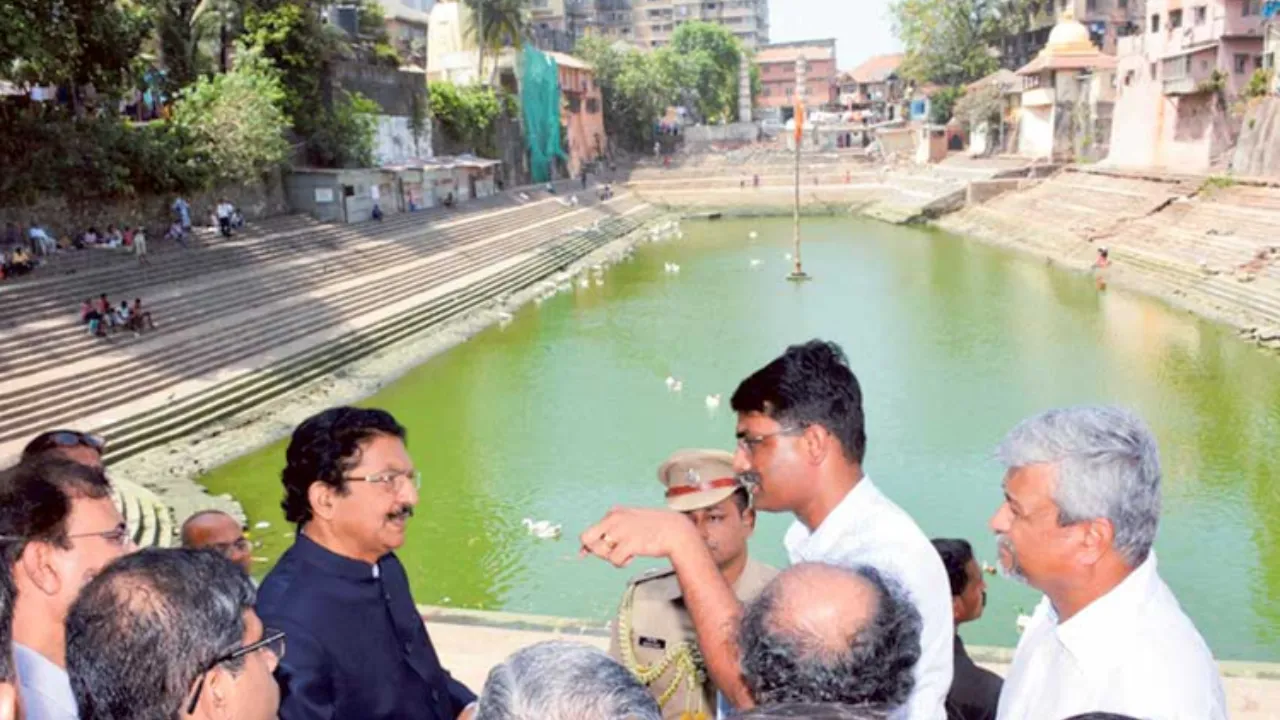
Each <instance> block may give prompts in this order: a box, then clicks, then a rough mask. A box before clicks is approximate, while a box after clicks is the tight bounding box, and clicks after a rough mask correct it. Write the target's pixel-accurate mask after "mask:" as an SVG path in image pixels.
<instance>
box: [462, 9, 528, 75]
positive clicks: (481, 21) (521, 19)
mask: <svg viewBox="0 0 1280 720" xmlns="http://www.w3.org/2000/svg"><path fill="white" fill-rule="evenodd" d="M463 2H464V3H465V4H466V6H467V7H468V8H469V9H470V10H471V23H470V25H469V26H468V27H467V35H468V36H469V37H471V38H473V39H474V40H475V41H476V45H477V46H479V48H480V58H479V68H478V71H477V73H478V74H479V75H484V56H485V51H486V50H492V51H493V56H494V62H493V75H492V77H491V78H490V79H489V84H490V85H493V84H494V80H495V78H497V76H498V60H497V57H498V53H500V52H502V48H504V47H506V46H508V45H511V46H513V47H517V48H519V47H524V37H525V35H526V34H527V33H528V30H529V16H528V13H527V12H526V6H527V4H528V0H463Z"/></svg>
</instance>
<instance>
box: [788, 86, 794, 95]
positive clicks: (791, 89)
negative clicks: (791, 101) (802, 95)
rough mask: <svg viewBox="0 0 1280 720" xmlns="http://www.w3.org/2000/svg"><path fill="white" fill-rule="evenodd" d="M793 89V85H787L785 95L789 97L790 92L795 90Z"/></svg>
mask: <svg viewBox="0 0 1280 720" xmlns="http://www.w3.org/2000/svg"><path fill="white" fill-rule="evenodd" d="M795 90H796V89H795V88H793V87H791V86H790V85H788V86H787V97H791V94H792V93H794V92H795Z"/></svg>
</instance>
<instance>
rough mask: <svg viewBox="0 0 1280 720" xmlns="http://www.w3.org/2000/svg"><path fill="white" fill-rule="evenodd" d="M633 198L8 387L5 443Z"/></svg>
mask: <svg viewBox="0 0 1280 720" xmlns="http://www.w3.org/2000/svg"><path fill="white" fill-rule="evenodd" d="M620 201H621V202H620ZM634 204H635V201H634V199H632V198H629V197H626V196H624V197H620V198H616V199H615V201H614V203H613V206H612V207H602V208H598V209H597V208H587V209H584V211H583V213H584V215H585V217H583V216H578V215H570V216H566V217H563V218H559V219H555V220H553V221H551V222H549V223H548V224H546V225H545V226H543V227H541V228H538V229H537V230H536V231H532V232H519V231H520V229H521V228H519V227H513V228H511V230H512V231H513V235H514V237H512V238H511V239H510V240H508V241H505V242H495V243H491V244H488V245H486V246H484V247H482V248H479V249H477V250H475V251H470V252H465V251H464V252H456V253H452V254H450V255H448V256H440V255H438V256H434V257H433V258H428V262H424V263H423V265H422V267H421V268H420V269H418V270H416V271H415V272H411V273H404V272H399V270H400V268H399V267H397V266H396V265H390V266H387V267H386V268H385V270H386V271H388V275H387V276H386V277H384V278H382V279H380V280H379V281H378V282H372V283H371V282H368V281H367V279H363V278H356V279H354V280H353V281H351V282H347V283H345V284H344V285H343V286H341V287H338V288H337V289H334V290H333V291H332V292H330V293H329V294H327V295H325V296H323V297H314V296H313V297H309V298H300V299H296V302H295V303H294V304H293V305H292V306H290V305H288V304H287V303H281V304H280V305H278V306H277V307H276V308H275V310H276V311H274V312H272V311H266V312H263V311H262V310H261V309H255V310H254V311H252V312H251V313H246V314H245V317H244V321H243V322H241V323H234V322H233V323H222V324H220V325H219V326H217V327H211V328H207V329H205V328H196V330H197V331H198V332H193V333H190V334H189V335H188V336H187V337H183V338H181V341H180V342H172V343H170V344H169V345H167V346H165V347H160V348H156V349H154V350H153V351H151V352H148V353H146V354H145V355H139V356H136V357H132V358H122V359H114V358H111V359H108V361H107V365H106V370H107V371H106V372H83V371H75V370H74V368H73V369H72V370H71V374H70V375H64V376H63V377H60V378H57V379H52V380H50V381H48V382H45V383H41V384H38V385H32V386H29V387H26V388H23V389H20V390H16V391H13V392H10V393H7V394H6V397H4V398H3V399H0V443H2V442H6V441H10V440H14V439H16V438H20V437H23V436H25V435H29V434H31V433H33V432H37V431H38V430H39V429H40V428H43V427H52V426H56V425H66V424H70V423H72V422H74V421H75V420H77V419H80V418H83V417H85V416H87V415H91V414H93V413H98V412H104V411H107V410H109V409H110V408H112V407H115V406H117V405H119V404H121V403H125V402H128V401H130V400H136V399H139V398H142V397H145V396H148V395H152V394H154V393H157V392H160V391H162V390H164V389H165V388H167V387H170V386H173V385H176V384H178V383H179V382H181V381H182V380H184V379H186V378H188V377H191V376H194V375H200V374H204V373H210V372H212V371H215V370H218V369H219V368H225V367H228V366H231V365H233V364H235V363H237V362H239V361H243V360H244V359H245V358H248V357H251V356H252V355H254V353H255V352H258V351H261V350H263V349H266V348H270V347H273V346H276V345H280V344H283V343H285V342H288V341H290V340H292V339H295V338H299V337H303V336H306V335H309V334H312V333H316V332H320V331H323V330H325V329H331V328H335V327H341V326H342V325H343V323H344V322H345V321H346V320H347V319H349V318H352V317H356V316H358V315H360V314H362V313H366V312H372V311H374V310H376V309H377V308H379V307H382V306H386V305H389V304H391V303H392V302H394V300H395V299H397V298H401V297H408V296H411V295H413V294H414V293H417V292H422V291H424V290H427V289H429V288H430V287H433V286H437V285H441V284H444V283H446V282H448V281H449V280H451V279H453V278H456V277H459V276H460V275H463V274H466V273H467V272H471V271H475V270H478V269H481V268H483V267H486V266H487V265H490V264H492V263H495V262H498V261H500V260H502V259H503V258H505V257H510V256H511V255H513V254H516V253H519V252H522V251H527V250H531V249H534V248H536V247H537V246H539V245H541V244H543V243H546V242H548V241H551V240H553V239H555V238H556V237H558V236H559V235H561V234H564V233H566V232H569V231H571V230H572V229H573V228H574V227H575V226H581V225H583V224H586V225H590V224H591V221H593V220H595V219H597V218H598V219H601V220H603V219H605V218H607V217H608V215H607V213H609V212H625V211H626V210H627V209H630V207H634ZM433 260H434V262H432V261H433Z"/></svg>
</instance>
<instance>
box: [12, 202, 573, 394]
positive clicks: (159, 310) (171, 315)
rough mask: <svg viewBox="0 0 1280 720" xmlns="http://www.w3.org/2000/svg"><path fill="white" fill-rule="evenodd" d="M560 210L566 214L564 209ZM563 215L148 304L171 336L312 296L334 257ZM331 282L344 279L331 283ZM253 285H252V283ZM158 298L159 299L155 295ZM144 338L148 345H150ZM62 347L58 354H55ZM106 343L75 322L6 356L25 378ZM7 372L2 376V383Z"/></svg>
mask: <svg viewBox="0 0 1280 720" xmlns="http://www.w3.org/2000/svg"><path fill="white" fill-rule="evenodd" d="M557 209H561V208H558V206H557ZM555 212H557V210H553V209H551V208H547V207H543V208H539V209H537V210H536V213H537V214H534V215H530V214H528V213H525V214H521V215H518V216H512V217H510V218H497V219H495V220H493V221H491V222H487V223H473V224H469V225H467V226H465V227H464V228H462V229H461V230H459V231H457V232H456V233H454V232H445V233H441V234H439V235H437V236H435V237H432V238H431V239H429V240H427V241H426V242H422V241H421V240H420V239H416V238H395V239H392V240H383V239H379V238H377V237H376V236H375V237H372V238H368V239H366V243H365V246H364V247H359V246H356V247H353V248H349V249H345V250H344V251H342V252H341V253H326V254H324V255H318V256H316V257H314V258H312V259H310V260H308V261H306V262H303V263H298V264H290V265H288V266H287V267H285V268H283V269H282V270H279V271H274V272H272V271H271V270H273V269H274V268H271V267H270V266H268V269H267V270H264V271H262V272H258V273H257V274H255V275H250V276H248V277H245V276H244V275H243V274H242V273H243V271H240V272H238V273H235V274H234V275H235V276H234V277H231V274H228V276H227V277H226V278H225V279H224V281H222V282H215V283H213V284H212V285H211V286H209V287H203V288H184V289H183V290H182V291H181V292H182V295H181V296H180V297H178V298H176V299H174V300H170V301H168V302H165V301H164V300H163V299H161V300H154V299H153V300H148V305H147V307H148V310H149V311H150V312H151V313H152V315H153V318H156V319H157V321H158V322H160V323H163V329H164V332H165V333H166V334H168V333H172V332H173V331H174V330H175V329H180V328H183V327H186V326H188V325H190V324H191V323H193V322H204V321H208V320H210V319H214V318H216V317H219V316H222V315H226V314H230V313H233V312H237V311H241V310H243V309H245V308H246V307H252V306H256V305H261V304H263V303H264V302H265V301H267V300H270V299H272V298H276V297H281V296H288V295H291V294H296V293H303V292H306V291H310V290H312V289H314V288H313V282H314V281H315V279H316V278H327V276H329V275H331V274H332V269H333V262H334V256H335V255H336V256H337V257H338V258H339V259H341V260H346V259H347V258H350V257H351V255H352V253H358V255H357V256H356V257H355V258H354V259H351V260H350V261H348V262H343V264H342V267H341V270H342V275H343V276H344V277H349V276H352V275H355V274H358V273H359V272H361V271H362V270H364V269H367V268H370V267H374V266H379V265H386V264H390V263H394V262H399V261H403V260H408V259H410V258H412V257H415V256H420V255H422V254H423V253H424V252H426V251H444V250H447V249H448V248H450V247H453V246H455V245H458V244H462V243H466V242H470V241H473V240H477V239H482V238H483V236H484V235H486V234H489V233H501V232H505V231H507V230H510V229H512V228H513V227H518V226H520V225H522V224H527V223H532V222H537V221H538V220H539V218H540V217H544V216H545V215H546V214H549V213H555ZM327 279H329V280H330V281H332V280H336V279H341V278H337V277H334V278H327ZM246 281H250V282H246ZM153 297H154V296H153ZM150 339H151V337H150V336H143V338H142V341H143V342H145V341H147V340H150ZM122 342H123V343H125V344H130V340H129V338H128V337H127V336H126V335H125V334H124V333H119V334H116V335H113V336H112V338H111V345H112V346H118V345H120V344H121V343H122ZM55 347H56V351H57V352H56V354H54V353H50V352H49V350H50V349H51V348H55ZM102 348H103V341H102V340H101V339H100V338H94V337H91V336H90V335H89V334H88V333H87V332H86V331H85V329H84V326H83V325H80V324H77V323H76V322H75V321H74V320H67V321H65V322H64V323H63V324H62V325H61V326H59V327H53V328H51V327H47V326H41V327H39V328H38V329H35V330H30V331H27V332H25V333H22V332H20V333H19V334H18V335H17V336H15V337H14V339H13V342H12V343H10V346H9V347H6V349H5V351H4V353H3V354H2V355H0V357H3V359H4V360H5V361H6V362H7V363H9V364H11V365H13V367H14V369H15V370H20V371H21V372H23V373H33V372H37V371H39V370H41V369H43V368H45V367H49V366H51V365H52V364H55V363H61V362H65V361H67V360H71V359H78V358H80V357H84V356H87V355H89V354H93V353H99V352H101V351H102ZM37 354H40V355H43V360H39V359H28V356H32V355H37ZM3 377H4V373H3V372H2V371H0V380H2V379H3Z"/></svg>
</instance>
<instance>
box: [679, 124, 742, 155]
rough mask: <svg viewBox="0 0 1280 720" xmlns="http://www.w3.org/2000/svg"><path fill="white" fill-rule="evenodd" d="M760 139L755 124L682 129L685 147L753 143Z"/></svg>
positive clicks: (692, 126) (698, 126) (699, 126)
mask: <svg viewBox="0 0 1280 720" xmlns="http://www.w3.org/2000/svg"><path fill="white" fill-rule="evenodd" d="M759 139H760V128H759V127H758V126H757V125H756V124H755V123H750V122H739V123H733V124H730V125H690V126H688V127H686V128H684V141H685V145H686V147H689V148H690V149H693V148H694V147H696V146H699V145H710V144H712V143H753V142H756V141H757V140H759Z"/></svg>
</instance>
